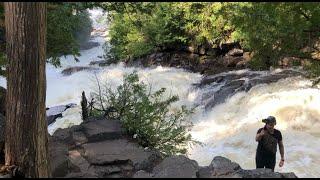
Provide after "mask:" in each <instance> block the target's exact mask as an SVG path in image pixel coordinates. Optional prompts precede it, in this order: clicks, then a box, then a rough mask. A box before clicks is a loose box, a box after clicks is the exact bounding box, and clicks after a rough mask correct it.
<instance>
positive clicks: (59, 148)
mask: <svg viewBox="0 0 320 180" xmlns="http://www.w3.org/2000/svg"><path fill="white" fill-rule="evenodd" d="M97 127H99V128H97ZM90 137H94V138H90ZM97 137H98V138H97ZM49 150H50V157H51V160H50V162H51V167H52V173H53V177H68V178H70V177H98V178H121V177H122V178H132V177H133V178H168V177H173V178H183V177H185V178H221V177H241V178H247V177H253V178H255V177H257V178H260V177H279V178H296V177H297V176H296V175H295V174H294V173H277V172H271V170H268V169H253V170H244V169H242V168H241V167H240V166H239V164H237V163H235V162H232V161H231V160H229V159H227V158H225V157H221V156H217V157H214V159H213V160H212V162H211V164H210V165H208V166H204V167H202V166H199V165H198V163H197V162H196V161H195V160H191V159H189V158H188V157H186V156H184V155H175V156H169V157H166V158H162V157H161V155H160V154H159V153H158V152H156V151H152V150H147V149H145V148H142V147H141V146H139V145H138V143H137V142H136V141H135V140H134V139H132V138H130V137H128V136H127V135H126V134H125V133H124V131H123V129H122V128H121V124H120V122H119V121H116V120H108V119H105V118H92V117H90V118H88V121H86V122H83V123H82V124H80V125H76V126H73V127H71V128H66V129H58V130H57V131H56V132H55V133H54V134H53V135H52V136H50V137H49Z"/></svg>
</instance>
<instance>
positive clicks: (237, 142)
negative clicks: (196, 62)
mask: <svg viewBox="0 0 320 180" xmlns="http://www.w3.org/2000/svg"><path fill="white" fill-rule="evenodd" d="M89 12H90V13H91V18H92V19H93V21H94V23H93V24H94V27H95V29H106V28H107V26H106V24H105V23H106V22H104V21H99V18H100V17H102V16H105V14H103V13H102V12H101V10H90V11H89ZM106 34H107V33H105V34H93V37H92V39H91V41H94V42H98V43H99V44H100V46H98V47H94V48H92V49H88V50H83V51H81V52H80V53H81V56H80V57H79V60H80V62H75V61H74V59H73V56H71V55H70V56H66V57H61V64H62V67H61V68H55V67H53V66H52V65H50V64H47V66H46V75H47V97H46V106H47V107H53V106H57V105H64V104H69V103H76V104H77V106H75V107H73V108H69V109H67V110H66V111H65V112H63V117H62V118H58V119H57V120H56V122H55V123H53V124H51V125H50V126H49V127H48V131H49V133H50V134H52V133H53V132H54V131H55V130H56V129H58V128H67V127H70V126H72V125H77V124H80V123H81V122H82V120H81V108H80V106H79V104H80V99H81V92H82V91H85V92H86V94H87V95H88V94H90V92H92V91H93V90H94V89H95V88H96V86H95V76H94V74H96V75H97V77H98V78H99V79H100V81H101V82H107V83H108V85H109V86H110V87H116V86H117V85H119V84H121V82H122V76H123V75H124V74H125V73H130V72H133V71H134V70H136V71H137V72H138V75H139V77H140V80H141V81H144V82H146V83H148V84H151V86H152V88H153V90H158V89H160V88H162V87H165V88H166V89H167V91H166V92H167V94H166V95H170V94H172V95H178V96H179V97H180V100H179V101H178V102H176V103H175V104H174V106H173V108H174V107H178V106H180V105H186V106H187V107H197V108H196V112H195V114H194V115H192V117H190V121H192V122H193V124H194V126H193V128H192V129H191V135H192V137H193V138H194V139H195V140H198V141H201V142H202V143H203V145H202V146H199V145H195V146H190V148H189V151H188V156H189V158H191V159H194V160H196V161H197V162H198V163H199V164H200V165H202V166H207V165H208V164H209V163H210V161H211V160H212V159H213V157H214V156H218V155H221V156H226V157H227V158H229V159H231V160H232V161H235V162H237V163H239V164H240V166H241V167H242V168H244V169H255V151H256V147H257V142H255V135H256V132H257V130H258V129H259V128H260V127H262V126H263V125H264V124H263V123H262V122H261V119H262V118H265V117H267V116H269V115H272V116H275V117H276V118H277V125H276V126H275V128H276V129H279V130H280V131H281V132H282V135H283V142H284V148H285V165H284V167H282V168H279V166H278V162H279V157H280V154H279V150H278V152H277V164H276V168H275V171H278V172H294V173H296V175H298V177H319V176H320V167H319V164H320V155H319V152H320V139H319V137H320V131H319V127H320V89H319V87H311V84H312V82H311V81H310V80H308V79H306V78H304V76H303V73H300V70H290V71H284V70H280V69H275V70H272V71H259V72H258V71H250V70H240V71H231V72H227V73H221V74H218V75H215V76H209V77H203V76H202V75H200V74H198V73H191V72H188V71H186V70H183V69H177V68H168V67H161V66H158V67H154V68H137V67H125V66H124V65H123V64H121V63H119V64H116V65H110V66H106V67H99V66H97V65H94V66H93V67H96V68H97V69H98V70H95V71H80V72H76V73H74V74H72V75H70V76H64V75H62V74H61V71H62V70H64V69H65V68H68V67H73V66H88V67H89V66H92V65H89V63H90V62H91V61H95V60H101V59H99V58H98V56H102V55H103V53H104V52H103V48H102V45H103V43H104V42H105V38H107V37H104V35H106ZM0 85H1V86H4V87H6V80H5V79H4V78H1V79H0Z"/></svg>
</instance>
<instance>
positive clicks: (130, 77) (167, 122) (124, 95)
mask: <svg viewBox="0 0 320 180" xmlns="http://www.w3.org/2000/svg"><path fill="white" fill-rule="evenodd" d="M97 83H98V88H99V90H98V91H96V92H94V93H92V96H93V98H94V99H95V100H96V103H95V107H94V108H93V109H95V110H96V111H97V110H98V111H100V112H101V113H100V115H101V114H103V115H106V116H109V117H110V118H115V119H119V120H120V121H121V122H122V125H123V127H124V128H125V129H126V131H127V133H128V134H129V135H131V136H132V135H133V136H135V137H136V138H137V140H138V143H139V144H140V145H142V146H143V147H149V148H151V149H156V150H158V151H159V152H161V153H162V154H163V155H165V156H166V155H172V154H178V153H182V154H185V153H186V150H187V148H186V147H187V145H188V143H194V142H195V141H193V140H192V139H191V135H190V134H188V131H187V128H188V127H189V126H190V124H189V123H187V122H186V118H187V116H188V115H190V114H191V113H192V112H193V110H192V109H187V108H186V107H185V106H181V107H180V108H179V109H178V110H175V111H174V112H172V111H170V109H169V108H170V106H171V104H172V103H174V102H176V101H178V100H179V98H178V96H170V97H168V98H167V99H164V100H163V93H164V92H165V88H161V89H160V90H158V91H156V92H154V93H152V92H151V88H148V87H147V85H146V84H144V83H143V82H139V77H138V75H137V73H136V72H133V73H131V74H127V75H125V76H124V80H123V84H121V85H119V86H118V87H117V88H116V89H115V90H112V89H111V88H110V87H107V86H106V87H104V88H103V89H102V88H101V86H100V83H99V81H97Z"/></svg>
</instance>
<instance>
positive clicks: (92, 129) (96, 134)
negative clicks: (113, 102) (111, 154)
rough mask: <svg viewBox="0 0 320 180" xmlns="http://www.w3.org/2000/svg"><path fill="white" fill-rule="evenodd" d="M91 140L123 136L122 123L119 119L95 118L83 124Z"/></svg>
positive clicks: (97, 140)
mask: <svg viewBox="0 0 320 180" xmlns="http://www.w3.org/2000/svg"><path fill="white" fill-rule="evenodd" d="M82 126H83V128H84V131H83V132H84V133H85V135H86V137H87V139H88V141H89V142H100V141H105V140H114V139H120V138H122V131H123V130H122V128H121V123H120V122H119V121H117V120H106V119H102V120H95V121H89V122H86V123H83V124H82Z"/></svg>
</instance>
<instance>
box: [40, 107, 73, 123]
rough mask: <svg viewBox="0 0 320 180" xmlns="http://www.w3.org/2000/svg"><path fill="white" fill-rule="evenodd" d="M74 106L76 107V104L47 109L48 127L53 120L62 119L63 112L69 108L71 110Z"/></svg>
mask: <svg viewBox="0 0 320 180" xmlns="http://www.w3.org/2000/svg"><path fill="white" fill-rule="evenodd" d="M74 106H76V104H74V103H70V104H67V105H60V106H54V107H51V108H47V110H46V116H47V122H48V125H50V124H52V123H53V122H55V120H56V119H57V118H60V117H62V113H63V112H64V111H65V110H67V109H69V108H72V107H74Z"/></svg>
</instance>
